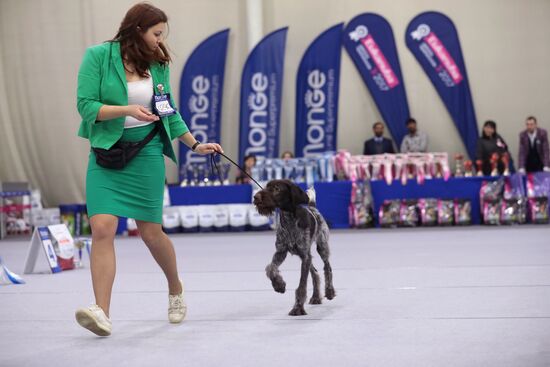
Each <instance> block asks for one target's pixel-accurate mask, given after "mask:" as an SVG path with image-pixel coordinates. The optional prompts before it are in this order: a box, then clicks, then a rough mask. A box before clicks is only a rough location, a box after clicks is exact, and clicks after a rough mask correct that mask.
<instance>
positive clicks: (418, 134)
mask: <svg viewBox="0 0 550 367" xmlns="http://www.w3.org/2000/svg"><path fill="white" fill-rule="evenodd" d="M406 124H407V130H409V133H408V134H407V135H406V136H405V138H404V139H403V142H402V143H401V153H426V152H427V151H428V135H427V134H426V133H425V132H422V131H418V129H417V126H416V120H415V119H413V118H409V119H408V120H407V122H406Z"/></svg>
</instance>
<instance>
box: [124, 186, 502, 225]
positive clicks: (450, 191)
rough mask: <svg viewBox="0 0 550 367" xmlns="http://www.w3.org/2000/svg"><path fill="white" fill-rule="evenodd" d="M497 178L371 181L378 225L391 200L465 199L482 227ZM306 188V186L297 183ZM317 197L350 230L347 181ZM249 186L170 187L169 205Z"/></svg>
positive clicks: (245, 192) (246, 194)
mask: <svg viewBox="0 0 550 367" xmlns="http://www.w3.org/2000/svg"><path fill="white" fill-rule="evenodd" d="M498 178H499V177H457V178H454V177H451V178H449V179H448V180H447V181H445V180H444V179H431V180H426V181H425V182H424V184H422V185H420V184H418V183H417V182H416V180H409V181H408V182H407V184H406V185H402V184H401V181H394V182H393V183H392V184H391V185H388V184H387V183H386V182H385V181H371V183H370V184H371V192H372V197H373V207H374V214H375V215H374V216H375V218H376V222H378V210H379V209H380V206H381V205H382V203H383V202H384V200H393V199H422V198H435V199H466V200H470V202H471V204H472V224H481V215H480V203H479V189H480V188H481V183H482V182H483V181H494V180H497V179H498ZM300 186H301V187H302V188H303V189H306V185H305V184H300ZM314 188H315V191H316V194H317V208H318V209H319V211H320V212H321V214H323V216H324V217H325V219H326V221H327V223H328V224H329V226H330V227H331V228H349V209H348V208H349V202H350V197H351V182H350V181H335V182H318V183H316V184H315V185H314ZM252 189H253V187H252V186H251V185H227V186H188V187H179V186H175V185H173V186H169V187H168V192H169V195H170V202H171V205H174V206H178V205H208V204H239V203H251V202H252ZM125 229H126V221H125V220H121V221H120V222H119V228H118V231H117V233H122V231H124V230H125Z"/></svg>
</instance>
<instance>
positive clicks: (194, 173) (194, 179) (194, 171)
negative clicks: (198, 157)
mask: <svg viewBox="0 0 550 367" xmlns="http://www.w3.org/2000/svg"><path fill="white" fill-rule="evenodd" d="M188 169H189V170H191V182H190V183H189V185H190V186H197V185H198V184H199V168H198V166H197V165H196V164H190V165H189V166H188Z"/></svg>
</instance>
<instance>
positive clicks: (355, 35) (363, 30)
mask: <svg viewBox="0 0 550 367" xmlns="http://www.w3.org/2000/svg"><path fill="white" fill-rule="evenodd" d="M368 34H369V30H368V28H367V27H366V26H364V25H358V26H357V27H356V28H355V30H354V31H352V32H349V38H350V39H351V40H352V41H355V42H358V41H360V40H362V39H363V38H365V37H367V35H368Z"/></svg>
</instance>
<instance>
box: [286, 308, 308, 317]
mask: <svg viewBox="0 0 550 367" xmlns="http://www.w3.org/2000/svg"><path fill="white" fill-rule="evenodd" d="M288 314H289V315H290V316H305V315H307V313H306V310H304V306H294V308H293V309H292V310H290V312H289V313H288Z"/></svg>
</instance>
